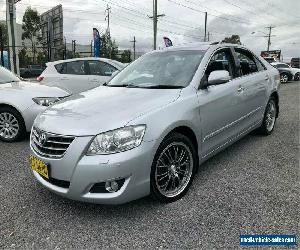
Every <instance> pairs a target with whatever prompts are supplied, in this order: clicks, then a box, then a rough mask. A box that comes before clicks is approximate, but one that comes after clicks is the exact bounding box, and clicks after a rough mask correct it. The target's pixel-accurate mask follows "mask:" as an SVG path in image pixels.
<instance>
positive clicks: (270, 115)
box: [266, 100, 276, 132]
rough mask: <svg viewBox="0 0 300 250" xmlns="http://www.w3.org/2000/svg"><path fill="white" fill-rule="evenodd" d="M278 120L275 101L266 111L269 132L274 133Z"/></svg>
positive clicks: (270, 103) (271, 102) (269, 104)
mask: <svg viewBox="0 0 300 250" xmlns="http://www.w3.org/2000/svg"><path fill="white" fill-rule="evenodd" d="M275 120H276V106H275V103H274V101H272V100H271V101H270V102H269V103H268V105H267V110H266V129H267V130H268V132H270V131H272V130H273V128H274V125H275Z"/></svg>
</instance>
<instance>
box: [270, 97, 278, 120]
mask: <svg viewBox="0 0 300 250" xmlns="http://www.w3.org/2000/svg"><path fill="white" fill-rule="evenodd" d="M271 97H273V98H274V99H275V102H276V108H277V112H276V118H278V115H279V95H278V92H277V91H274V92H273V93H272V94H271V96H270V98H271Z"/></svg>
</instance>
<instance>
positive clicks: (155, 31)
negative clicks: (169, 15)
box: [149, 0, 165, 50]
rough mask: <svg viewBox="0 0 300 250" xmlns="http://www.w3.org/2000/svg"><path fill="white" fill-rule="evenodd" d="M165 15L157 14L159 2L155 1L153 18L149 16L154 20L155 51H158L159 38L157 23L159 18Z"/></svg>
mask: <svg viewBox="0 0 300 250" xmlns="http://www.w3.org/2000/svg"><path fill="white" fill-rule="evenodd" d="M163 16H165V14H160V15H158V14H157V0H153V16H149V18H153V49H154V50H156V40H157V39H156V37H157V21H158V18H159V17H163Z"/></svg>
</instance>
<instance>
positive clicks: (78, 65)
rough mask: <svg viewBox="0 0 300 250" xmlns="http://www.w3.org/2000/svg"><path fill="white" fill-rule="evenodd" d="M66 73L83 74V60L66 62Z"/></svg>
mask: <svg viewBox="0 0 300 250" xmlns="http://www.w3.org/2000/svg"><path fill="white" fill-rule="evenodd" d="M66 66H67V74H70V75H85V69H84V61H83V60H79V61H74V62H68V63H66Z"/></svg>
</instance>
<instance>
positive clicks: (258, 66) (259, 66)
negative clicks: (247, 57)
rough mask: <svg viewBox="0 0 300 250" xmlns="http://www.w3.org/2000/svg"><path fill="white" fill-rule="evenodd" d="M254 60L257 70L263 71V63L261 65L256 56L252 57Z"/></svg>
mask: <svg viewBox="0 0 300 250" xmlns="http://www.w3.org/2000/svg"><path fill="white" fill-rule="evenodd" d="M254 60H255V62H256V65H257V69H258V71H264V70H266V67H265V65H263V64H262V62H261V61H260V60H258V59H257V58H256V57H254Z"/></svg>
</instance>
